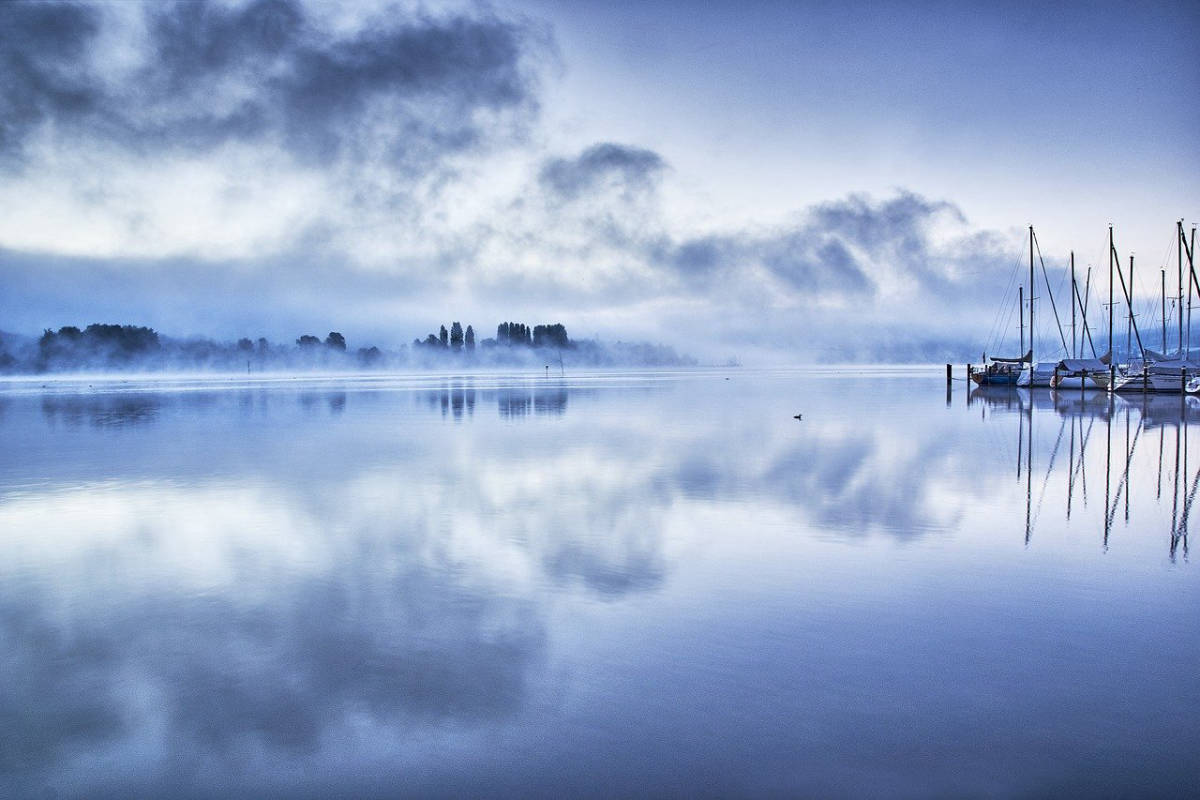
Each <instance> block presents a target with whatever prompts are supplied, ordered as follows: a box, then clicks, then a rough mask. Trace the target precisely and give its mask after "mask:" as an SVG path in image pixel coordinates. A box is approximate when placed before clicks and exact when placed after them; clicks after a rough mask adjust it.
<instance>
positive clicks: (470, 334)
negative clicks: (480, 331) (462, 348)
mask: <svg viewBox="0 0 1200 800" xmlns="http://www.w3.org/2000/svg"><path fill="white" fill-rule="evenodd" d="M466 339H467V349H468V350H474V349H475V329H474V328H472V327H471V326H470V325H468V326H467V333H466Z"/></svg>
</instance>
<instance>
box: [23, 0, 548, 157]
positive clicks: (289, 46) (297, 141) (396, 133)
mask: <svg viewBox="0 0 1200 800" xmlns="http://www.w3.org/2000/svg"><path fill="white" fill-rule="evenodd" d="M138 8H139V10H140V12H139V13H142V14H144V17H145V23H146V31H147V32H146V36H145V39H144V41H143V42H142V47H143V49H144V52H143V55H144V56H145V63H144V64H143V65H142V66H140V67H139V68H137V69H133V70H129V71H127V72H124V73H116V72H113V71H112V70H111V69H110V68H108V67H106V65H104V64H102V63H100V62H99V60H97V59H93V58H92V55H93V49H94V48H95V47H97V46H98V43H99V41H100V38H101V36H102V34H103V33H105V32H106V31H108V32H111V31H112V30H113V29H115V27H116V26H118V25H119V24H120V22H119V20H117V19H116V18H115V17H114V15H112V14H106V13H102V12H103V9H100V8H97V7H93V6H90V5H83V4H58V3H55V4H40V3H39V4H28V3H6V4H4V5H3V6H2V7H0V25H3V27H4V28H5V36H4V38H3V41H0V64H2V65H3V66H4V67H5V69H4V70H3V74H2V76H0V111H2V113H0V119H3V120H5V121H4V122H0V151H2V152H3V153H5V154H7V155H9V156H10V157H12V156H15V155H17V154H19V151H20V150H21V147H22V145H23V144H24V143H25V142H26V141H27V140H28V139H29V137H30V136H31V135H32V134H33V133H34V132H35V131H37V130H38V129H39V128H41V127H42V126H47V127H49V126H53V128H54V129H55V130H56V131H57V132H58V133H59V134H61V135H72V136H76V137H80V138H81V139H83V140H85V141H88V142H94V143H107V144H113V145H116V146H118V147H122V148H126V149H129V150H131V151H135V152H156V151H160V150H167V149H180V148H184V149H187V148H190V149H193V150H205V149H208V148H212V147H215V146H218V145H220V144H222V143H225V142H229V141H239V142H251V143H258V142H266V143H272V144H273V143H276V142H278V143H281V144H282V145H283V146H285V147H286V148H287V149H288V150H289V151H290V152H291V153H293V154H294V155H296V156H298V157H300V158H302V159H305V160H313V161H323V160H327V159H330V158H334V157H336V156H338V155H340V154H342V153H344V152H346V151H348V150H351V149H358V150H361V151H363V154H368V153H369V154H370V155H372V156H375V157H378V156H380V155H382V156H384V157H385V158H386V160H387V161H388V162H389V163H392V164H393V165H401V166H404V167H407V168H411V169H420V168H422V165H425V166H427V165H428V163H427V162H429V161H430V160H435V159H436V158H437V157H438V156H440V155H442V154H444V153H446V152H457V151H461V150H463V149H464V148H469V147H471V146H474V145H476V144H477V143H479V142H480V141H481V140H482V139H483V138H484V137H485V136H488V135H491V131H492V130H494V129H495V128H498V127H500V126H495V125H491V124H489V123H488V121H485V120H482V119H480V118H479V116H478V115H479V114H480V113H488V112H505V111H514V112H515V116H516V117H518V118H519V117H520V116H521V112H522V111H527V110H532V109H533V108H535V101H534V91H533V88H534V87H533V83H534V76H533V72H532V70H531V68H530V67H529V64H528V59H527V57H528V56H529V55H530V53H531V51H532V50H534V49H536V45H535V44H534V40H535V39H536V37H535V36H534V35H533V34H532V33H531V32H530V31H529V30H528V29H526V28H524V27H522V26H521V25H519V24H517V23H513V22H509V21H505V20H502V19H500V18H499V17H496V16H493V15H489V14H486V13H481V14H475V15H471V16H465V15H456V16H446V17H433V16H426V15H411V14H404V13H401V12H398V11H392V12H390V13H389V14H387V15H386V16H380V17H379V18H378V19H375V20H372V21H371V22H370V23H369V24H367V25H365V26H364V27H363V28H362V29H361V30H358V31H356V32H353V33H350V34H345V35H342V34H338V33H334V32H331V31H327V30H322V29H321V28H320V26H319V23H318V21H317V20H316V19H315V18H314V17H313V16H312V15H310V14H309V13H307V10H306V8H305V7H304V5H303V4H302V3H299V2H296V0H254V1H253V2H249V3H244V4H240V5H232V6H230V5H224V4H216V3H209V2H181V3H162V4H145V5H139V6H138ZM106 26H107V27H106ZM493 122H494V121H493Z"/></svg>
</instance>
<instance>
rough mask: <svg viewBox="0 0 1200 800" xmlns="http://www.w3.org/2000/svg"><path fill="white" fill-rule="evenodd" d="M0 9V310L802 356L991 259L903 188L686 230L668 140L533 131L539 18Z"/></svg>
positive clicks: (215, 330)
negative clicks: (762, 349) (562, 334)
mask: <svg viewBox="0 0 1200 800" xmlns="http://www.w3.org/2000/svg"><path fill="white" fill-rule="evenodd" d="M0 15H2V16H3V24H4V25H5V26H6V28H7V30H9V31H11V32H13V35H8V36H5V37H4V40H3V41H2V42H0V66H3V67H4V68H3V69H0V111H2V112H3V113H0V170H2V171H4V172H5V173H6V174H5V180H4V181H0V209H2V210H3V212H4V213H2V214H0V288H2V289H3V293H2V299H0V313H3V315H4V318H5V319H6V322H5V325H6V326H7V327H10V328H15V329H17V330H21V331H23V332H26V333H36V332H37V331H38V330H40V329H41V328H42V327H44V326H46V325H64V324H86V323H87V322H90V321H97V320H112V321H122V322H132V323H138V324H148V325H152V326H154V327H155V328H157V329H159V330H161V331H162V332H164V333H166V334H168V335H184V334H191V333H204V334H209V335H216V336H225V337H236V336H242V335H247V334H254V335H260V334H261V335H267V336H269V337H273V338H278V337H292V336H295V335H296V333H297V331H300V330H306V329H309V328H312V329H314V330H317V329H319V330H329V329H331V328H332V329H336V330H342V331H344V332H346V333H347V334H349V335H351V336H353V337H354V338H356V339H359V340H361V339H363V338H371V339H373V340H376V341H378V342H379V343H380V344H381V345H384V346H387V345H398V344H400V343H402V342H407V341H411V339H412V338H413V337H414V336H417V335H420V334H422V333H423V332H424V331H427V330H429V329H431V327H432V328H434V329H436V326H437V324H438V323H439V322H440V321H442V318H443V317H445V316H446V315H452V316H456V317H458V318H467V319H470V320H472V321H474V322H476V323H478V325H477V327H482V328H488V327H490V326H491V325H492V324H494V323H495V322H496V321H498V320H499V319H504V318H517V317H520V318H523V319H524V318H526V317H528V318H530V320H532V318H533V317H534V316H537V317H542V316H544V317H545V318H547V319H550V318H554V319H560V318H561V319H562V320H563V321H564V322H566V323H568V326H569V327H570V328H571V329H572V330H585V331H588V332H596V333H600V334H602V335H604V336H605V337H607V338H623V339H630V338H658V339H663V340H665V341H666V342H667V343H669V344H672V345H674V346H676V347H677V348H680V349H682V350H685V351H689V352H692V353H694V354H698V355H701V356H702V357H703V356H705V355H706V354H714V355H719V356H722V357H723V356H727V355H728V354H729V349H730V348H738V349H739V350H741V351H743V352H744V351H745V349H746V348H753V347H757V346H759V345H764V346H769V347H772V348H776V349H785V350H786V351H787V352H788V353H789V354H790V355H791V356H792V357H809V356H810V355H812V354H813V353H814V352H816V350H818V349H819V348H816V347H814V348H813V349H812V351H811V352H805V353H804V355H801V348H799V347H797V346H796V343H797V342H800V341H805V342H808V343H812V342H815V341H817V340H822V341H824V342H825V343H826V346H827V348H826V349H828V346H832V345H834V344H837V345H838V346H839V347H841V346H842V345H844V341H845V337H844V336H843V335H842V334H844V333H845V332H846V330H847V329H848V328H853V327H858V328H859V329H861V330H866V329H871V330H873V331H876V332H877V331H879V330H881V329H883V328H885V327H887V326H889V325H893V324H894V325H896V326H902V325H903V324H905V323H907V324H909V325H912V326H914V327H915V328H919V329H920V330H910V331H908V332H907V333H905V334H903V335H904V336H906V337H907V338H914V337H916V338H922V337H923V338H925V339H928V338H929V337H930V336H934V337H937V336H943V337H944V336H945V335H947V334H948V332H950V330H951V328H952V327H953V326H955V325H958V326H961V325H962V322H963V320H964V319H965V318H967V314H966V311H967V310H969V309H975V308H978V307H979V306H980V305H987V307H988V308H989V309H991V308H995V307H996V304H998V302H999V300H998V299H997V297H996V296H997V295H999V294H1001V293H1002V292H1003V288H1004V287H1003V282H1004V279H1005V278H1007V276H1008V274H1009V272H1010V270H1009V266H1010V264H1009V263H1008V260H1007V259H1008V254H1007V252H1006V248H1007V245H1006V242H1005V239H1004V238H1003V236H1002V235H1000V234H998V233H995V232H990V231H980V230H977V229H973V228H972V227H971V225H970V223H969V222H968V221H967V220H966V218H965V216H964V214H963V213H962V211H961V210H960V209H959V208H958V207H957V206H956V205H954V204H953V203H951V202H949V201H946V200H941V199H930V198H927V197H925V196H923V195H921V194H920V193H918V192H916V191H912V190H908V189H898V190H896V191H895V192H894V193H893V194H891V195H890V196H885V197H882V198H879V197H872V196H868V195H864V194H854V193H851V194H846V195H844V196H842V197H839V198H835V199H831V200H829V201H827V202H824V203H819V204H816V205H813V206H811V207H809V208H805V209H799V210H797V212H796V213H794V214H793V215H791V216H790V217H786V218H783V219H782V220H780V219H777V220H775V221H773V222H770V223H763V224H756V225H744V224H741V225H723V224H722V223H721V221H720V219H719V218H717V219H716V220H715V221H708V222H697V221H695V220H694V219H693V218H692V215H689V214H688V213H687V212H686V210H684V209H682V208H681V207H680V204H679V203H678V202H677V198H678V192H677V191H676V190H677V189H678V188H679V187H677V186H676V185H675V179H676V178H677V177H678V176H677V175H676V173H675V172H674V170H673V169H672V168H671V165H670V159H669V157H668V155H669V154H667V153H660V152H657V151H655V150H651V149H647V148H645V147H641V146H638V145H637V144H634V143H620V142H615V141H609V140H599V141H593V142H591V143H589V144H586V145H585V146H583V147H580V148H578V149H575V150H570V149H567V150H564V149H562V148H555V147H554V143H553V141H552V140H551V139H549V138H547V136H546V132H545V131H542V130H540V129H538V128H537V127H536V126H537V125H538V124H539V123H538V113H539V107H540V103H541V102H542V96H541V95H542V92H541V89H542V84H543V82H544V81H545V79H546V78H547V76H548V75H549V74H551V72H552V65H553V64H554V59H555V57H556V50H555V44H554V41H553V37H552V36H551V35H550V34H549V33H548V32H547V30H546V29H545V28H542V27H539V26H538V24H537V23H535V22H532V21H529V20H527V19H525V18H520V17H514V16H503V15H501V14H500V13H498V12H495V11H492V10H490V9H487V8H480V7H471V8H468V9H467V10H463V11H446V12H438V13H432V12H425V11H419V10H418V11H413V10H404V9H395V8H380V9H378V10H363V9H362V8H360V7H357V6H356V7H354V8H353V9H350V10H344V9H343V10H331V8H330V7H327V6H320V5H309V4H305V3H302V2H298V0H250V1H249V2H233V3H216V2H198V3H164V4H93V3H62V4H59V3H55V4H40V3H8V4H3V5H0ZM65 229H69V232H70V233H69V235H64V230H65ZM915 307H920V308H922V309H923V311H922V314H921V319H920V320H919V321H917V322H915V323H914V322H913V316H914V315H913V308H915ZM851 312H853V314H852V318H851V319H850V321H849V322H848V321H847V318H846V317H847V315H848V314H851ZM988 316H989V318H990V316H991V312H990V311H989V313H988ZM768 330H769V332H770V333H769V335H768V334H765V333H764V332H765V331H768ZM961 334H962V331H961V327H960V329H959V330H958V331H956V332H955V333H954V335H956V336H959V337H961ZM859 338H861V337H859ZM835 340H836V341H835ZM969 349H970V350H971V351H972V352H973V351H975V350H976V349H977V348H976V347H975V346H974V344H972V345H971V347H970V348H969ZM922 352H925V350H924V348H923V349H922Z"/></svg>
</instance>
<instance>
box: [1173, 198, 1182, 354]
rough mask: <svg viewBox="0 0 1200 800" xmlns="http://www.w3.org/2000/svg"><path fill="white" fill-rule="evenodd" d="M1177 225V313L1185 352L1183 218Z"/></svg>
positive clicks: (1180, 337)
mask: <svg viewBox="0 0 1200 800" xmlns="http://www.w3.org/2000/svg"><path fill="white" fill-rule="evenodd" d="M1175 227H1176V229H1177V231H1178V233H1179V236H1178V239H1179V241H1178V242H1176V245H1177V247H1176V249H1177V250H1179V304H1178V305H1177V306H1176V307H1175V313H1177V314H1178V315H1179V352H1181V353H1182V352H1183V247H1182V246H1179V245H1180V243H1181V242H1182V241H1183V220H1179V221H1178V222H1176V223H1175Z"/></svg>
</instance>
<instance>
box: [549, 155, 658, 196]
mask: <svg viewBox="0 0 1200 800" xmlns="http://www.w3.org/2000/svg"><path fill="white" fill-rule="evenodd" d="M665 169H666V162H665V161H664V160H663V158H662V156H660V155H659V154H658V153H655V152H654V151H653V150H644V149H642V148H639V147H629V146H626V145H621V144H614V143H612V142H601V143H599V144H594V145H592V146H591V147H589V148H588V149H586V150H584V151H583V152H582V153H580V154H579V155H578V156H576V157H575V158H555V159H551V160H549V161H547V162H546V163H545V164H544V165H543V166H542V169H541V172H540V173H539V175H538V181H539V182H540V183H541V185H542V187H543V188H544V189H546V190H548V191H549V192H552V193H553V194H554V195H556V196H557V197H559V198H562V199H564V200H574V199H576V198H578V197H581V196H583V195H585V194H588V193H591V192H594V191H596V190H597V189H599V188H602V187H605V188H607V187H609V186H612V185H616V186H617V187H618V188H619V189H620V190H621V191H622V192H637V191H640V190H644V189H647V188H649V187H651V186H653V185H654V183H655V182H656V181H657V180H658V178H659V176H660V175H662V173H663V171H664V170H665Z"/></svg>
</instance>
